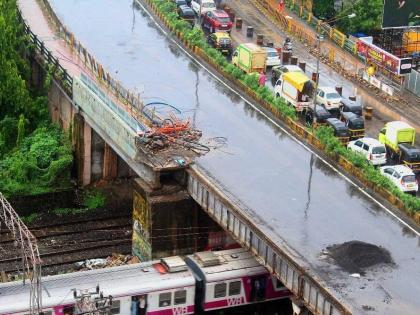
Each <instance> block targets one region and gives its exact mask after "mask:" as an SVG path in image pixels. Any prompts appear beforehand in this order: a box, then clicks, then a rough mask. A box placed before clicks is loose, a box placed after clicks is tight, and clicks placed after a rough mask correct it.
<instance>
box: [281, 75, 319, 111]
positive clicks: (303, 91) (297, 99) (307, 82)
mask: <svg viewBox="0 0 420 315" xmlns="http://www.w3.org/2000/svg"><path fill="white" fill-rule="evenodd" d="M314 88H315V87H314V82H313V81H312V80H311V79H309V78H308V77H307V76H306V75H305V74H304V73H302V72H286V73H284V74H282V75H281V76H280V78H279V79H278V80H277V82H276V84H275V86H274V96H275V97H282V98H284V100H285V101H286V102H287V103H288V104H289V105H291V106H293V107H294V108H295V109H296V111H297V112H302V111H306V110H307V109H308V108H310V107H313V104H314V102H313V98H311V96H312V95H313V93H314Z"/></svg>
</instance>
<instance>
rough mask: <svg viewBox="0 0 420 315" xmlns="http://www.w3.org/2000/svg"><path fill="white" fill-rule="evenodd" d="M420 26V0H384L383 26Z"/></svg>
mask: <svg viewBox="0 0 420 315" xmlns="http://www.w3.org/2000/svg"><path fill="white" fill-rule="evenodd" d="M408 26H410V27H413V26H419V27H420V0H384V10H383V16H382V28H401V27H408Z"/></svg>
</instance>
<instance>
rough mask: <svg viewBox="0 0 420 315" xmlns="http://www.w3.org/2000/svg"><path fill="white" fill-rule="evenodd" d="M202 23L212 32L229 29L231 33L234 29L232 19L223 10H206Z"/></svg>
mask: <svg viewBox="0 0 420 315" xmlns="http://www.w3.org/2000/svg"><path fill="white" fill-rule="evenodd" d="M201 25H202V26H203V27H204V28H207V29H208V30H209V31H210V33H214V32H216V31H227V32H228V33H230V31H231V29H232V21H231V20H230V18H229V15H228V14H227V13H226V12H225V11H223V10H214V11H209V12H206V13H205V14H204V15H203V20H202V22H201Z"/></svg>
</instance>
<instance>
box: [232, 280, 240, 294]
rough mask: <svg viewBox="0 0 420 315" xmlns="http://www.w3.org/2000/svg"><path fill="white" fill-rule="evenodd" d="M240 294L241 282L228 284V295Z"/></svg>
mask: <svg viewBox="0 0 420 315" xmlns="http://www.w3.org/2000/svg"><path fill="white" fill-rule="evenodd" d="M240 293H241V281H233V282H231V283H229V295H238V294H240Z"/></svg>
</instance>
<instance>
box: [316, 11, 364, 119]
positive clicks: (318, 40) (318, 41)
mask: <svg viewBox="0 0 420 315" xmlns="http://www.w3.org/2000/svg"><path fill="white" fill-rule="evenodd" d="M355 16H356V14H355V13H351V14H349V15H346V16H342V17H339V18H335V19H331V20H328V21H321V23H319V24H318V25H317V28H316V45H317V53H316V80H315V89H314V97H313V98H314V111H315V112H316V95H317V93H318V85H319V58H320V57H321V42H322V40H323V39H324V36H323V35H322V26H323V25H324V24H328V23H331V22H337V21H339V20H342V19H345V18H348V19H352V18H354V17H355Z"/></svg>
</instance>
